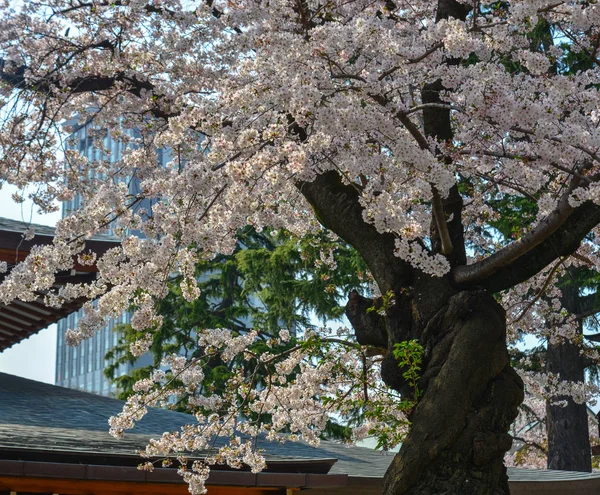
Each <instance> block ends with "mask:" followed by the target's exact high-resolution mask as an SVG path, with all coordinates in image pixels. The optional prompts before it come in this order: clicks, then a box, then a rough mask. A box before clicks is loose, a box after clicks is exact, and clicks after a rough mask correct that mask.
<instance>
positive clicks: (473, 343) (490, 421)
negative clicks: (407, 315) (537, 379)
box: [384, 291, 523, 495]
mask: <svg viewBox="0 0 600 495" xmlns="http://www.w3.org/2000/svg"><path fill="white" fill-rule="evenodd" d="M442 301H443V298H442ZM413 305H414V306H415V308H414V309H415V311H416V312H419V311H420V309H421V308H420V307H419V304H418V301H416V302H414V303H413ZM430 309H433V308H432V307H430V308H428V310H430ZM427 312H428V311H426V312H423V313H422V316H423V317H425V318H427V317H428V316H429V319H428V322H427V325H426V326H425V328H423V332H422V337H421V343H422V344H423V345H424V347H425V362H424V366H423V376H422V379H421V382H420V387H421V388H422V390H424V393H423V396H422V398H421V399H420V401H419V403H418V405H417V406H416V408H415V410H414V413H413V415H412V418H411V420H412V427H411V431H410V433H409V434H408V436H407V437H406V439H405V441H404V443H403V445H402V448H401V450H400V452H399V453H398V455H397V456H396V457H395V459H394V461H393V462H392V464H391V466H390V468H389V470H388V472H387V473H386V476H385V478H384V485H385V489H384V493H385V495H400V494H423V495H425V494H442V493H447V494H465V495H466V494H508V493H509V489H508V481H507V476H506V468H505V467H504V464H503V457H504V453H505V452H506V451H507V450H508V449H509V448H510V447H511V444H512V438H511V437H510V435H509V434H508V428H509V426H510V424H511V423H512V421H513V420H514V418H515V417H516V415H517V408H518V406H519V404H520V403H521V401H522V400H523V383H522V381H521V379H520V378H519V376H518V375H517V374H516V372H515V371H514V370H513V369H512V368H511V367H510V365H509V357H508V352H507V349H506V324H505V315H504V310H503V309H502V308H501V307H500V306H499V305H498V304H497V303H496V302H495V301H494V299H493V298H492V297H491V296H490V295H489V294H487V293H485V292H478V291H474V292H473V291H469V292H467V291H465V292H459V293H456V294H454V295H452V296H451V297H449V298H448V299H447V300H446V304H444V305H443V306H442V307H441V308H440V309H439V310H438V311H437V312H436V314H435V315H433V316H431V315H429V314H427Z"/></svg>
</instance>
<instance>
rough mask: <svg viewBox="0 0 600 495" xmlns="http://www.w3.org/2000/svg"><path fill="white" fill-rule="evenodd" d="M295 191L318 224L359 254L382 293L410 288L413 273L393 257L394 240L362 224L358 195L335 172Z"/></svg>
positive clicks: (407, 265) (320, 176) (299, 184)
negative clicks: (302, 198)
mask: <svg viewBox="0 0 600 495" xmlns="http://www.w3.org/2000/svg"><path fill="white" fill-rule="evenodd" d="M297 187H298V189H299V190H300V192H301V193H302V194H303V195H304V197H305V198H306V199H307V201H308V202H309V203H310V204H311V205H312V207H313V209H314V210H315V215H316V217H317V219H318V220H319V221H320V222H321V224H323V225H324V226H325V227H327V228H328V229H330V230H332V231H333V232H335V233H336V234H337V235H339V236H340V237H341V238H342V239H344V240H345V241H346V242H348V243H349V244H351V245H352V246H353V247H354V248H355V249H356V250H357V251H358V252H359V253H360V255H361V256H362V258H363V259H364V260H365V262H366V263H367V266H368V267H369V270H370V271H371V273H372V274H373V276H374V277H375V280H376V281H377V283H378V285H379V288H380V289H381V291H382V292H387V291H388V290H392V291H395V290H396V289H400V288H401V287H404V286H407V285H408V284H409V282H410V280H411V279H412V274H413V269H412V268H411V267H410V265H409V264H408V263H406V262H404V261H402V260H401V259H400V258H398V257H397V256H395V255H394V249H395V239H394V236H393V235H392V234H388V233H386V234H381V233H380V232H378V231H377V229H376V228H375V227H374V226H373V225H372V224H369V223H367V222H365V221H364V220H363V216H362V215H363V207H362V206H361V205H360V203H359V192H358V191H357V190H356V189H355V188H353V187H352V186H350V185H346V184H344V183H343V182H342V180H341V178H340V176H339V174H338V173H337V172H335V171H328V172H325V173H324V174H321V175H319V176H318V177H317V178H316V179H315V180H314V181H313V182H300V183H298V184H297Z"/></svg>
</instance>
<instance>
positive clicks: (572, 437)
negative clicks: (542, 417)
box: [546, 341, 592, 472]
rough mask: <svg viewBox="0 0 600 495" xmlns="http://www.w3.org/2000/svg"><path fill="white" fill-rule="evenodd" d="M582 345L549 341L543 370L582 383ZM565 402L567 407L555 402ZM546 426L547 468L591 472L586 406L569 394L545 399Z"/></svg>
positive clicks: (583, 366)
mask: <svg viewBox="0 0 600 495" xmlns="http://www.w3.org/2000/svg"><path fill="white" fill-rule="evenodd" d="M580 349H581V347H580V346H578V345H576V344H573V343H571V342H568V341H565V342H563V343H561V344H551V343H550V342H548V350H547V352H546V370H547V371H548V372H551V373H555V374H559V375H560V378H561V380H568V381H575V382H583V380H584V371H585V360H584V357H583V356H582V355H581V354H580V352H579V351H580ZM557 401H565V402H566V406H565V407H561V406H560V405H556V404H555V402H557ZM546 427H547V429H548V469H561V470H565V471H584V472H591V471H592V457H591V446H590V432H589V427H588V417H587V407H586V405H585V403H584V404H577V403H576V402H575V401H574V400H573V398H572V397H570V396H561V397H555V398H553V400H552V401H547V402H546Z"/></svg>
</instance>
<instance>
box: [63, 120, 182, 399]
mask: <svg viewBox="0 0 600 495" xmlns="http://www.w3.org/2000/svg"><path fill="white" fill-rule="evenodd" d="M69 124H73V122H70V123H69ZM92 132H93V125H92V124H90V123H88V124H86V125H83V126H80V127H79V128H78V129H77V130H75V132H74V133H73V134H72V135H71V137H70V138H69V140H68V145H67V147H68V149H71V150H76V151H78V152H79V153H80V154H82V155H84V156H85V157H86V158H87V159H88V160H90V161H95V160H100V159H104V160H110V161H111V162H113V163H114V162H115V161H118V160H120V159H121V157H122V155H123V150H124V145H123V143H122V142H120V141H118V140H115V139H112V138H111V136H110V134H109V133H108V132H107V133H105V135H104V137H103V138H102V139H103V142H102V147H103V149H104V150H100V149H98V148H97V147H95V146H94V143H93V138H92ZM124 132H125V130H124ZM133 132H134V131H129V133H131V134H130V135H133ZM170 159H171V155H170V154H169V153H168V152H166V151H164V150H159V151H158V160H159V162H160V163H161V164H162V165H165V164H166V163H167V162H168V161H170ZM129 187H130V189H131V192H135V189H136V188H137V183H136V181H135V180H134V181H129ZM80 207H81V198H80V197H79V196H75V197H74V198H73V199H72V200H71V201H65V202H64V203H63V205H62V216H63V218H64V217H65V216H67V215H69V214H70V213H71V212H72V211H75V210H77V209H78V208H80ZM141 207H146V208H147V207H149V205H146V204H142V205H141ZM107 233H108V234H110V233H111V231H110V228H109V229H108V231H107ZM81 316H82V311H81V310H80V311H78V312H76V313H72V314H71V315H69V316H68V317H67V318H64V319H62V320H60V321H59V322H58V324H57V326H58V331H57V343H56V373H55V383H56V385H59V386H61V387H68V388H74V389H78V390H84V391H87V392H92V393H95V394H101V395H106V396H111V395H114V393H115V387H114V385H113V384H112V383H111V381H110V380H109V379H108V378H106V377H105V376H104V368H105V367H106V365H107V363H106V361H105V356H106V353H107V352H108V351H110V350H111V349H112V348H113V347H114V346H115V345H116V344H117V342H118V339H119V334H118V332H117V331H115V328H116V327H118V325H120V324H126V323H129V320H130V318H131V314H130V313H124V314H123V315H122V316H121V317H120V318H119V319H113V320H110V321H109V322H108V324H107V326H106V327H104V328H103V329H102V330H101V331H99V332H97V333H96V334H95V335H94V336H93V337H92V338H91V339H88V340H86V341H84V342H82V343H81V344H80V345H79V346H77V347H71V346H68V345H67V344H66V342H65V339H64V335H65V332H66V331H67V330H68V329H69V328H75V327H76V326H77V321H78V320H79V318H81ZM150 363H151V358H150V356H142V357H141V358H140V359H138V361H137V362H136V363H135V365H129V364H124V365H121V366H120V367H119V370H118V373H117V376H122V375H124V374H127V373H129V372H130V371H131V370H132V369H134V368H135V367H139V366H146V365H148V364H150Z"/></svg>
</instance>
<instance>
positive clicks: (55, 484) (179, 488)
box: [0, 476, 281, 495]
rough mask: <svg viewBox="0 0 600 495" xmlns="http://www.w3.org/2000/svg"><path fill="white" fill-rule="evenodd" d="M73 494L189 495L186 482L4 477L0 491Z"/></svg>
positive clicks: (259, 494)
mask: <svg viewBox="0 0 600 495" xmlns="http://www.w3.org/2000/svg"><path fill="white" fill-rule="evenodd" d="M207 488H208V495H276V494H277V493H278V492H279V493H281V489H280V488H277V487H273V488H270V487H260V488H257V487H243V486H210V485H208V486H207ZM3 492H16V493H17V494H18V495H21V493H22V492H25V493H30V494H50V493H68V494H69V495H146V494H148V495H189V492H188V486H187V485H186V484H185V483H145V482H144V483H141V482H140V483H137V482H123V481H121V482H119V481H92V480H72V479H53V478H21V477H3V476H0V493H3Z"/></svg>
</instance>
